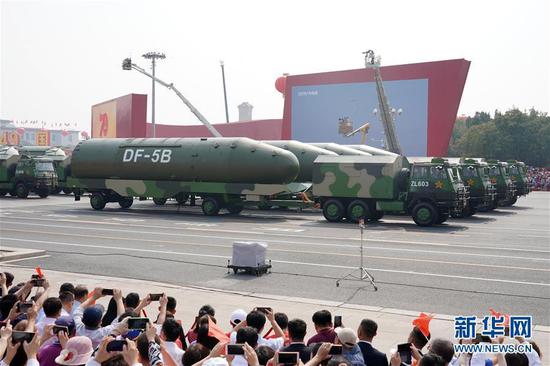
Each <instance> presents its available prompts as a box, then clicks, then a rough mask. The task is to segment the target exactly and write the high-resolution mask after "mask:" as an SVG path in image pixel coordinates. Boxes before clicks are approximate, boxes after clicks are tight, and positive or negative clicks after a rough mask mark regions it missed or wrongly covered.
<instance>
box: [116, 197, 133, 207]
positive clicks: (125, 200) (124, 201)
mask: <svg viewBox="0 0 550 366" xmlns="http://www.w3.org/2000/svg"><path fill="white" fill-rule="evenodd" d="M133 203H134V197H122V198H121V199H119V200H118V205H119V206H120V208H124V209H127V208H130V207H132V204H133Z"/></svg>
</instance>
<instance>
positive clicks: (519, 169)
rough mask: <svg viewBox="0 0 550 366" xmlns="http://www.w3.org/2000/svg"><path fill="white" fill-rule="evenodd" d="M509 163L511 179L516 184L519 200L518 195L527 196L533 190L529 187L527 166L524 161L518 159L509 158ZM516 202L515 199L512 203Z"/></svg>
mask: <svg viewBox="0 0 550 366" xmlns="http://www.w3.org/2000/svg"><path fill="white" fill-rule="evenodd" d="M507 163H508V171H509V173H510V179H511V180H512V182H514V184H515V186H516V200H517V196H526V195H528V194H529V192H531V187H529V181H528V180H527V166H526V165H525V163H524V162H522V161H517V160H508V161H507ZM514 203H515V201H514V202H513V203H512V204H514Z"/></svg>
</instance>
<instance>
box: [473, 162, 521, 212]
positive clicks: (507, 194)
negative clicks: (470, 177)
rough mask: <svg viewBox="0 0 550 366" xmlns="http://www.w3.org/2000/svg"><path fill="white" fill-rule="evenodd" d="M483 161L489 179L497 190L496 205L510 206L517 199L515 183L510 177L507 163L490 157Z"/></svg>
mask: <svg viewBox="0 0 550 366" xmlns="http://www.w3.org/2000/svg"><path fill="white" fill-rule="evenodd" d="M482 161H483V160H482ZM485 162H486V163H487V166H488V168H489V179H491V183H493V184H494V185H495V187H496V190H497V202H498V206H512V205H513V204H514V203H516V201H517V195H516V185H515V184H514V182H513V181H512V179H511V178H510V172H509V166H508V163H506V162H503V161H498V160H492V159H487V160H485Z"/></svg>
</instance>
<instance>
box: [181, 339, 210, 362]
mask: <svg viewBox="0 0 550 366" xmlns="http://www.w3.org/2000/svg"><path fill="white" fill-rule="evenodd" d="M209 354H210V350H209V349H208V348H206V347H205V346H203V345H202V344H199V343H195V344H192V345H190V346H189V347H188V348H187V351H185V353H184V354H183V358H182V363H183V366H193V365H194V364H196V363H197V362H199V361H200V360H202V359H203V358H206V357H208V355H209Z"/></svg>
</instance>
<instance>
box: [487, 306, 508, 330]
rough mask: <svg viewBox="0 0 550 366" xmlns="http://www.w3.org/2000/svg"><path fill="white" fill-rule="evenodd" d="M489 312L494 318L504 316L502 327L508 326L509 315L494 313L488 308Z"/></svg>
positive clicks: (494, 311)
mask: <svg viewBox="0 0 550 366" xmlns="http://www.w3.org/2000/svg"><path fill="white" fill-rule="evenodd" d="M489 312H490V313H491V315H492V316H494V317H495V318H500V317H501V316H502V315H504V323H503V324H502V325H504V326H505V327H507V326H509V325H510V314H502V313H501V312H499V311H496V310H494V309H493V308H489Z"/></svg>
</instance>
